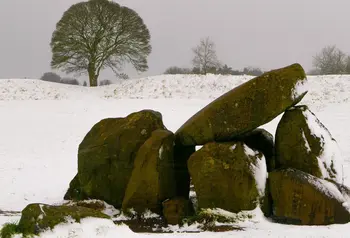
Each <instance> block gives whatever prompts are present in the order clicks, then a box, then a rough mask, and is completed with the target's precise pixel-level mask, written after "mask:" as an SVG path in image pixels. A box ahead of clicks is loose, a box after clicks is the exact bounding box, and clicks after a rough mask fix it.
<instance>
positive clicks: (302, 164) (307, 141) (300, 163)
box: [276, 106, 343, 183]
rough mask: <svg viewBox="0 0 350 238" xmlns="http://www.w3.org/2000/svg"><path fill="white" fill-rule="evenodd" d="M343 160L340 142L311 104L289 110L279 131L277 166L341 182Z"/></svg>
mask: <svg viewBox="0 0 350 238" xmlns="http://www.w3.org/2000/svg"><path fill="white" fill-rule="evenodd" d="M342 163H343V159H342V156H341V154H340V151H339V147H338V145H337V142H336V141H335V139H334V138H333V137H332V135H331V133H330V132H329V131H328V130H327V128H326V127H325V126H324V125H323V124H322V123H321V122H320V121H319V120H318V119H317V117H316V116H315V114H313V113H312V112H311V111H310V110H309V109H308V107H307V106H297V107H294V108H291V109H289V110H287V111H286V112H285V113H284V115H283V117H282V119H281V121H280V122H279V124H278V126H277V130H276V166H277V168H294V169H298V170H301V171H304V172H306V173H309V174H311V175H313V176H316V177H318V178H322V179H330V180H333V181H336V182H338V183H341V181H342V177H343V176H342Z"/></svg>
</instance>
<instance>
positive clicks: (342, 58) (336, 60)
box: [313, 45, 347, 74]
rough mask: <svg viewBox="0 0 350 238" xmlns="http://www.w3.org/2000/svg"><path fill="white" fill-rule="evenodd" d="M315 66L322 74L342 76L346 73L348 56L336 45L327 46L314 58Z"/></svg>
mask: <svg viewBox="0 0 350 238" xmlns="http://www.w3.org/2000/svg"><path fill="white" fill-rule="evenodd" d="M313 66H314V67H315V69H316V70H318V72H319V73H320V74H342V73H345V72H346V66H347V56H346V54H345V53H344V52H342V51H341V50H339V49H338V48H337V47H336V46H335V45H331V46H326V47H324V48H323V49H322V50H321V52H320V53H319V54H317V55H316V56H314V59H313Z"/></svg>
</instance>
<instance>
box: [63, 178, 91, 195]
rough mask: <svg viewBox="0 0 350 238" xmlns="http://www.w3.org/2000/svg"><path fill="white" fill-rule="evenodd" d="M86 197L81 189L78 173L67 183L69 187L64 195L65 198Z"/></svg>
mask: <svg viewBox="0 0 350 238" xmlns="http://www.w3.org/2000/svg"><path fill="white" fill-rule="evenodd" d="M85 198H86V195H84V192H83V191H82V189H81V186H80V181H79V177H78V174H77V175H75V176H74V178H73V180H72V181H71V182H70V183H69V188H68V190H67V192H66V194H65V195H64V199H65V200H83V199H85Z"/></svg>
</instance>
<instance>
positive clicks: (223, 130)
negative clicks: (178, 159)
mask: <svg viewBox="0 0 350 238" xmlns="http://www.w3.org/2000/svg"><path fill="white" fill-rule="evenodd" d="M306 80H307V79H306V75H305V72H304V70H303V68H302V67H301V66H300V65H299V64H293V65H290V66H288V67H285V68H281V69H276V70H272V71H270V72H267V73H264V74H263V75H261V76H259V77H256V78H254V79H252V80H250V81H248V82H246V83H244V84H242V85H240V86H238V87H236V88H234V89H232V90H231V91H229V92H227V93H225V94H224V95H222V96H221V97H219V98H218V99H216V100H214V101H213V102H211V103H210V104H209V105H207V106H206V107H204V108H203V109H202V110H200V111H199V112H197V113H196V114H195V115H194V116H192V117H191V118H190V119H189V120H188V121H187V122H186V123H185V124H184V125H183V126H182V127H181V128H180V129H179V130H178V131H177V132H176V133H175V134H176V137H177V140H179V141H180V142H181V143H182V144H183V145H203V144H205V143H207V142H211V141H231V139H232V138H234V137H237V136H239V135H241V134H244V133H246V132H249V131H251V130H253V129H255V128H257V127H259V126H261V125H263V124H265V123H267V122H269V121H271V120H272V119H274V118H275V117H276V116H278V115H279V114H281V113H282V112H284V111H285V110H286V109H287V108H289V107H291V106H293V105H296V104H297V103H298V102H299V101H300V100H301V99H302V98H303V97H304V95H305V94H306V93H307V89H306V87H305V83H306Z"/></svg>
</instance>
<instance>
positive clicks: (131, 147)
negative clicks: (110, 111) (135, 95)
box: [67, 110, 165, 208]
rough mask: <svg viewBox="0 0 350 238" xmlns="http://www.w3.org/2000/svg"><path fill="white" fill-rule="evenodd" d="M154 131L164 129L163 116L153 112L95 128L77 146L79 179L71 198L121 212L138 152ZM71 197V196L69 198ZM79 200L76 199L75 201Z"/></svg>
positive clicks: (104, 120)
mask: <svg viewBox="0 0 350 238" xmlns="http://www.w3.org/2000/svg"><path fill="white" fill-rule="evenodd" d="M157 129H165V126H164V125H163V122H162V115H161V114H160V113H159V112H156V111H152V110H143V111H139V112H135V113H132V114H130V115H128V116H127V117H125V118H107V119H103V120H101V121H100V122H98V123H97V124H95V125H94V126H93V127H92V129H91V130H90V131H89V132H88V133H87V135H86V136H85V138H84V140H83V141H82V142H81V144H80V145H79V151H78V175H77V178H75V181H73V182H72V183H71V185H74V186H75V187H74V188H70V189H68V192H69V193H70V194H67V198H68V197H71V198H72V196H71V195H72V194H73V197H74V194H78V195H83V197H84V198H94V199H100V200H103V201H106V202H107V203H109V204H111V205H113V206H115V207H117V208H120V207H121V205H122V201H123V198H124V194H125V190H126V187H127V184H128V182H129V179H130V176H131V173H132V169H133V167H134V160H135V157H136V154H137V152H138V150H139V148H140V147H141V146H142V145H143V144H144V143H145V141H146V140H147V139H148V138H149V137H150V136H151V134H152V132H153V131H155V130H157ZM68 195H70V196H68ZM77 199H79V198H77Z"/></svg>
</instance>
